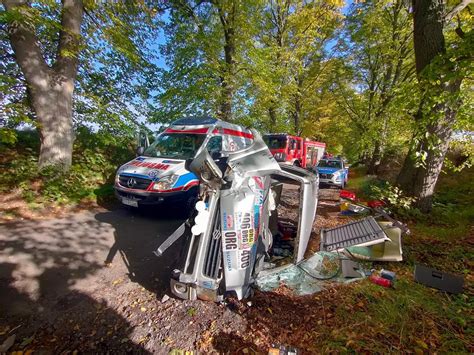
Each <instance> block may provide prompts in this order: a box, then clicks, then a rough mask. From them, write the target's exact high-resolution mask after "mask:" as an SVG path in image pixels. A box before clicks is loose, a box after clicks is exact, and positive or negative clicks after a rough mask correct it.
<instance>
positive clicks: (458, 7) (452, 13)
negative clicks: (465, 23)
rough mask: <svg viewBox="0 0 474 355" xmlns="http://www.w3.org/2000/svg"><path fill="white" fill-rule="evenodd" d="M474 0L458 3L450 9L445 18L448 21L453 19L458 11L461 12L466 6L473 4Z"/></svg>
mask: <svg viewBox="0 0 474 355" xmlns="http://www.w3.org/2000/svg"><path fill="white" fill-rule="evenodd" d="M473 1H474V0H462V1H461V2H460V3H459V4H457V5H456V6H455V7H453V9H452V10H451V11H449V12H448V13H447V14H446V16H444V20H445V21H446V22H449V21H451V20H452V19H453V18H454V17H455V16H456V15H457V14H458V13H460V12H461V11H462V10H463V9H464V8H465V7H466V6H468V5H469V4H471V3H472V2H473Z"/></svg>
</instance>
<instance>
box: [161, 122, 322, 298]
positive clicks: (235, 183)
mask: <svg viewBox="0 0 474 355" xmlns="http://www.w3.org/2000/svg"><path fill="white" fill-rule="evenodd" d="M252 135H253V139H252V140H251V141H250V142H249V141H248V140H247V141H246V142H245V144H243V147H242V149H240V150H234V151H223V152H222V153H221V155H220V157H218V158H216V157H214V159H213V157H211V155H210V154H209V152H208V151H207V149H206V145H205V144H203V145H202V147H201V148H200V149H199V150H198V152H197V153H196V155H195V157H194V159H193V160H192V161H188V162H187V164H186V165H187V168H188V169H189V170H190V171H192V172H193V173H194V174H196V176H198V178H199V180H200V182H201V184H200V194H199V196H200V199H199V201H198V203H197V204H196V210H197V211H196V213H195V215H194V216H193V217H192V218H191V219H190V220H188V224H189V226H190V228H186V230H185V231H184V237H185V238H186V240H187V244H186V256H185V258H184V260H183V264H182V266H181V267H180V268H179V269H176V270H174V272H173V275H172V278H171V290H172V292H173V293H174V294H175V295H176V296H178V297H180V298H183V299H191V300H192V299H196V298H199V299H204V300H214V301H218V300H221V299H222V298H223V297H224V296H225V295H227V294H234V295H235V296H237V297H238V298H239V299H241V298H244V297H247V296H249V295H250V293H251V287H252V285H253V284H254V283H255V280H256V278H257V277H258V275H259V273H260V271H261V270H263V269H264V268H266V267H265V263H266V262H267V261H268V257H269V255H270V254H272V247H273V237H274V232H275V227H274V226H275V225H276V219H277V218H278V217H277V212H276V207H277V204H278V201H277V200H278V196H279V190H281V184H282V183H290V184H296V185H298V186H299V191H300V204H299V206H300V207H299V209H300V211H299V212H300V213H299V221H298V230H297V236H296V239H295V241H294V242H295V245H294V251H293V254H294V255H293V262H294V263H298V262H300V261H302V260H303V258H304V254H305V251H306V248H307V245H308V241H309V238H310V235H311V230H312V225H313V221H314V218H315V213H316V206H317V195H318V177H317V175H314V174H312V173H310V172H308V171H306V170H304V169H301V168H297V167H292V166H288V165H284V166H283V165H280V164H278V163H277V161H276V160H275V158H274V157H273V156H272V154H271V152H270V151H269V149H268V147H267V146H266V144H265V143H264V142H263V140H262V138H261V137H260V135H259V133H258V132H257V131H254V130H252ZM180 228H181V230H180V231H179V233H173V235H172V238H171V240H170V239H168V240H167V241H165V243H166V245H164V246H160V248H159V251H162V250H164V249H165V248H166V247H168V246H169V242H170V241H171V242H172V241H174V240H176V239H177V238H178V237H177V235H178V234H179V235H180V234H182V233H183V226H181V227H180Z"/></svg>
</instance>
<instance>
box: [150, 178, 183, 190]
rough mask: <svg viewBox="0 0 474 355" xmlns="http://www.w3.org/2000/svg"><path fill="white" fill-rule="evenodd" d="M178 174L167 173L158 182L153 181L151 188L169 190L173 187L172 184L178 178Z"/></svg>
mask: <svg viewBox="0 0 474 355" xmlns="http://www.w3.org/2000/svg"><path fill="white" fill-rule="evenodd" d="M178 178H179V176H178V175H168V176H164V177H162V178H161V179H160V180H159V181H158V182H155V183H154V184H153V190H159V191H163V190H171V189H172V188H173V185H174V184H175V183H176V181H177V180H178Z"/></svg>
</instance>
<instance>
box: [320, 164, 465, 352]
mask: <svg viewBox="0 0 474 355" xmlns="http://www.w3.org/2000/svg"><path fill="white" fill-rule="evenodd" d="M472 181H474V171H473V169H471V170H465V171H463V172H461V173H457V174H456V175H454V174H451V175H450V174H446V175H443V176H442V177H441V178H440V181H439V184H438V187H437V191H436V195H435V203H434V208H433V211H432V213H431V214H430V215H427V216H421V215H417V218H410V220H408V221H406V222H408V224H409V227H410V229H411V231H412V233H411V235H410V236H405V237H404V239H403V241H404V244H403V252H404V261H403V262H401V263H384V264H380V265H375V268H377V269H381V268H385V269H389V270H392V271H395V272H396V273H397V281H396V283H395V288H393V289H385V288H382V287H380V286H378V285H374V284H372V283H370V281H369V280H365V281H364V282H361V283H356V284H354V285H351V286H350V287H347V289H344V292H345V294H344V296H343V298H342V302H341V304H340V305H339V306H338V308H337V309H338V310H337V312H336V324H338V325H337V327H336V328H337V330H336V331H334V330H331V335H330V336H328V337H323V344H321V346H322V349H326V350H337V351H343V352H346V351H364V352H376V353H386V352H395V353H399V352H415V353H426V352H438V353H472V351H473V350H474V345H473V344H474V312H473V310H474V301H473V300H474V298H473V297H472V296H473V295H474V282H473V281H474V278H473V275H472V271H471V270H472V269H473V266H474V262H473V260H474V245H473V239H472V238H473V225H474V193H473V192H474V191H473V189H474V184H473V183H472ZM373 184H378V181H377V180H375V179H374V178H372V177H367V176H365V175H364V170H363V169H362V168H358V169H357V170H355V171H353V178H352V181H350V182H349V186H348V188H349V189H351V190H355V191H356V192H357V195H358V196H360V197H366V196H367V191H370V186H371V185H373ZM417 263H420V264H424V265H428V266H431V267H434V268H437V269H439V270H442V271H446V272H452V273H456V274H461V275H463V276H464V279H465V289H464V292H463V294H460V295H449V294H446V293H443V292H440V291H438V290H435V289H431V288H428V287H426V286H424V285H421V284H418V283H416V282H415V281H414V278H413V270H414V265H415V264H417ZM328 331H329V330H328ZM324 339H326V340H324Z"/></svg>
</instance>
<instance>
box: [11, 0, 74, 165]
mask: <svg viewBox="0 0 474 355" xmlns="http://www.w3.org/2000/svg"><path fill="white" fill-rule="evenodd" d="M3 4H4V6H5V8H6V9H7V11H15V12H18V13H19V14H21V20H18V21H14V22H11V23H9V25H8V32H9V38H10V43H11V45H12V48H13V51H14V53H15V57H16V61H17V63H18V65H19V66H20V68H21V70H22V72H23V75H24V77H25V80H26V84H27V86H28V92H29V93H30V97H31V105H32V109H33V111H34V112H35V115H36V118H37V120H38V129H39V133H40V138H41V148H40V156H39V166H40V168H43V167H45V166H50V165H54V166H58V167H60V168H62V169H63V170H68V169H69V167H70V166H71V160H72V144H73V130H72V95H73V91H74V82H75V79H76V75H77V67H78V51H79V44H80V33H81V23H82V18H83V6H82V1H81V0H63V1H62V15H61V31H60V34H59V43H58V50H57V53H56V59H55V62H54V64H53V65H52V66H48V65H47V63H46V61H45V59H44V57H43V53H42V51H41V48H40V46H39V44H38V40H37V37H36V29H35V27H34V25H32V24H31V23H30V22H29V20H30V16H29V10H30V9H29V6H30V5H29V2H27V1H25V0H4V1H3Z"/></svg>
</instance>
